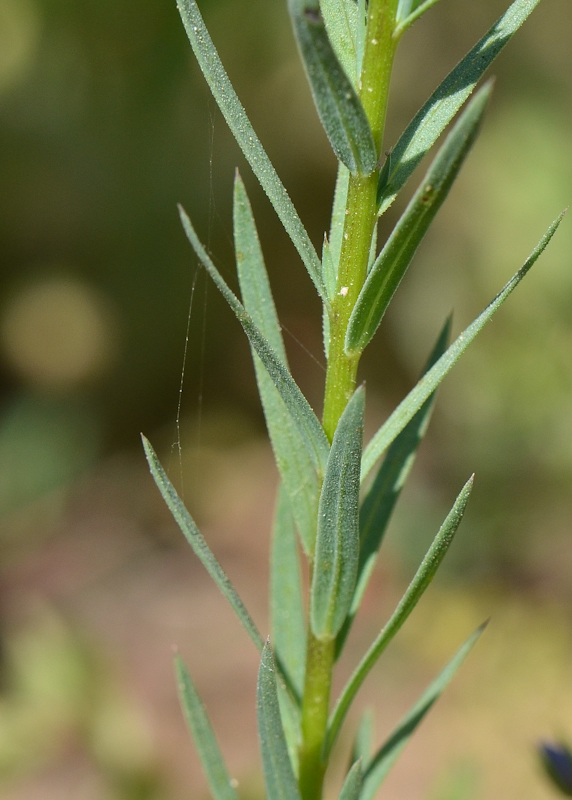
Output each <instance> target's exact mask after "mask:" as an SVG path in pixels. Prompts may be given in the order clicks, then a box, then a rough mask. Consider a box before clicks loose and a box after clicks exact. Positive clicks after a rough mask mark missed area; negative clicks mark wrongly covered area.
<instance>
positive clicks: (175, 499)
mask: <svg viewBox="0 0 572 800" xmlns="http://www.w3.org/2000/svg"><path fill="white" fill-rule="evenodd" d="M141 439H142V440H143V448H144V450H145V455H146V457H147V463H148V464H149V469H150V470H151V475H152V476H153V480H154V481H155V483H156V484H157V488H158V489H159V491H160V492H161V495H162V497H163V500H164V501H165V503H166V504H167V507H168V508H169V511H170V512H171V514H172V515H173V517H174V518H175V521H176V523H177V525H178V526H179V528H180V529H181V531H182V533H183V535H184V537H185V539H186V540H187V542H188V543H189V544H190V545H191V547H192V548H193V550H194V552H195V555H196V556H197V558H198V559H199V561H200V562H201V563H202V565H203V566H204V567H205V569H206V571H207V572H208V573H209V575H210V576H211V578H212V579H213V581H214V582H215V583H216V585H217V586H218V588H219V589H220V590H221V592H222V593H223V595H224V596H225V597H226V599H227V600H228V602H229V603H230V604H231V606H232V607H233V609H234V611H235V613H236V615H237V617H238V618H239V620H240V621H241V622H242V624H243V626H244V627H245V628H246V630H247V632H248V634H249V636H250V638H251V639H252V641H253V642H254V644H255V645H256V647H257V648H258V649H259V650H262V648H263V646H264V639H263V638H262V636H261V635H260V634H259V632H258V630H257V628H256V625H255V624H254V622H253V621H252V618H251V616H250V614H249V613H248V611H247V610H246V608H245V607H244V604H243V602H242V600H241V599H240V597H239V596H238V594H237V593H236V589H235V588H234V586H233V585H232V583H231V582H230V580H229V579H228V577H227V575H226V573H225V572H224V570H223V568H222V567H221V565H220V564H219V563H218V561H217V560H216V558H215V556H214V553H213V552H212V550H211V549H210V547H209V546H208V544H207V543H206V542H205V540H204V538H203V536H202V535H201V533H200V531H199V529H198V528H197V526H196V524H195V521H194V519H193V518H192V517H191V515H190V514H189V512H188V511H187V509H186V508H185V506H184V504H183V501H182V500H181V498H180V497H179V495H178V494H177V491H176V489H175V487H174V486H173V484H172V483H171V481H170V480H169V478H168V477H167V473H166V472H165V470H164V469H163V467H162V466H161V464H160V463H159V459H158V458H157V454H156V453H155V451H154V450H153V447H152V446H151V443H150V442H149V440H148V439H146V438H145V436H143V435H142V436H141Z"/></svg>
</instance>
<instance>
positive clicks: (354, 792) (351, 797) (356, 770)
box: [338, 759, 363, 800]
mask: <svg viewBox="0 0 572 800" xmlns="http://www.w3.org/2000/svg"><path fill="white" fill-rule="evenodd" d="M362 780H363V769H362V762H361V759H358V761H356V762H355V764H354V765H353V766H352V768H351V769H350V771H349V772H348V774H347V775H346V779H345V781H344V785H343V786H342V790H341V792H340V796H339V798H338V800H359V796H360V792H361V786H362Z"/></svg>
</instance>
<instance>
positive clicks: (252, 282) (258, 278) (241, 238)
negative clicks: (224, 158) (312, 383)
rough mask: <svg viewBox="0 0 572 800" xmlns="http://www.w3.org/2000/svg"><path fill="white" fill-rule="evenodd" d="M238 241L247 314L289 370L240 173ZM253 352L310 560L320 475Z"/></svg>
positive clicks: (262, 396)
mask: <svg viewBox="0 0 572 800" xmlns="http://www.w3.org/2000/svg"><path fill="white" fill-rule="evenodd" d="M234 242H235V249H236V265H237V271H238V279H239V283H240V290H241V293H242V298H243V301H244V306H245V308H246V311H247V312H248V314H250V316H251V317H252V321H253V322H254V324H255V325H256V326H257V327H258V329H259V330H260V332H261V333H262V335H263V336H264V337H265V338H266V340H267V342H268V343H269V345H270V346H271V347H272V349H273V350H274V352H275V353H276V355H277V356H278V357H279V358H280V360H281V362H282V364H283V365H284V368H285V369H287V368H288V366H287V361H286V351H285V349H284V343H283V341H282V334H281V331H280V324H279V322H278V316H277V314H276V308H275V307H274V300H273V298H272V292H271V291H270V284H269V281H268V275H267V273H266V267H265V265H264V258H263V255H262V250H261V247H260V242H259V240H258V234H257V232H256V226H255V223H254V217H253V216H252V209H251V207H250V203H249V201H248V196H247V194H246V190H245V188H244V184H243V183H242V180H241V179H240V176H239V175H238V173H237V176H236V180H235V187H234ZM252 352H253V359H254V367H255V371H256V380H257V383H258V390H259V394H260V399H261V401H262V406H263V409H264V415H265V417H266V424H267V426H268V432H269V435H270V440H271V442H272V448H273V450H274V455H275V458H276V464H277V466H278V470H279V472H280V475H281V477H282V480H283V482H284V486H285V488H286V490H287V492H288V495H289V497H290V500H291V507H292V512H293V514H294V518H295V520H296V525H297V527H298V531H299V533H300V538H301V540H302V543H303V546H304V550H305V551H306V553H308V554H309V555H311V554H312V553H313V552H314V544H315V539H316V520H317V514H318V500H319V496H320V485H321V473H320V474H318V472H317V471H316V468H315V465H314V463H313V460H312V454H311V451H310V450H309V449H308V448H307V447H306V443H305V440H304V437H303V435H302V433H301V432H300V430H299V427H298V424H297V422H296V421H295V420H294V419H293V418H292V415H291V414H290V413H289V412H288V408H287V406H286V405H285V403H284V400H283V399H282V397H281V396H280V393H279V392H278V390H277V389H276V387H275V385H274V381H273V380H272V378H271V377H270V375H269V374H268V372H267V370H266V369H265V367H264V366H263V364H262V362H261V361H260V359H259V357H258V356H257V355H256V350H255V349H254V348H252Z"/></svg>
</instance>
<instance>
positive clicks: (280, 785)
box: [256, 642, 300, 800]
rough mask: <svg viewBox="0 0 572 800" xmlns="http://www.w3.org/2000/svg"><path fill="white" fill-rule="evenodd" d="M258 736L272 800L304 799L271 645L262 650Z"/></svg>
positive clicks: (268, 795)
mask: <svg viewBox="0 0 572 800" xmlns="http://www.w3.org/2000/svg"><path fill="white" fill-rule="evenodd" d="M256 695H257V704H256V708H257V716H258V735H259V738H260V749H261V752H262V768H263V771H264V781H265V784H266V793H267V798H268V800H300V792H299V790H298V784H297V783H296V778H295V777H294V772H293V770H292V764H291V762H290V757H289V755H288V747H287V745H286V739H285V736H284V729H283V727H282V720H281V717H280V707H279V705H278V694H277V691H276V665H275V662H274V658H273V656H272V650H271V649H270V644H269V643H268V642H266V644H265V645H264V649H263V651H262V659H261V661H260V669H259V671H258V687H257V692H256Z"/></svg>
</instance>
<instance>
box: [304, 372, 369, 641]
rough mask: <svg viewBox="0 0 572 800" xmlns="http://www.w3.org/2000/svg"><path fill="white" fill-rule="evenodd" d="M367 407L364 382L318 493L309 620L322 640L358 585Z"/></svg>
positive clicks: (338, 433)
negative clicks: (360, 506) (361, 478)
mask: <svg viewBox="0 0 572 800" xmlns="http://www.w3.org/2000/svg"><path fill="white" fill-rule="evenodd" d="M364 406H365V389H364V387H363V386H362V387H360V388H358V389H357V390H356V391H355V392H354V394H353V396H352V398H351V399H350V401H349V402H348V404H347V406H346V408H345V411H344V413H343V414H342V416H341V418H340V421H339V423H338V427H337V428H336V432H335V433H334V438H333V440H332V447H331V450H330V457H329V459H328V464H327V466H326V474H325V475H324V483H323V486H322V493H321V495H320V507H319V513H318V533H317V536H316V554H315V558H314V571H313V576H312V588H311V595H310V623H311V626H312V631H313V633H314V635H315V636H316V637H317V638H319V639H320V638H330V637H333V636H335V635H336V634H337V632H338V631H339V629H340V628H341V626H342V624H343V622H344V619H345V617H346V614H347V613H348V609H349V607H350V604H351V600H352V596H353V592H354V588H355V581H356V576H357V566H358V556H359V524H358V516H359V484H360V480H359V478H360V475H359V472H360V457H361V447H362V437H363V415H364Z"/></svg>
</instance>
